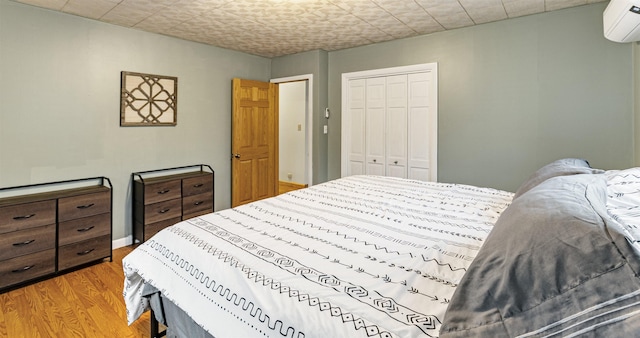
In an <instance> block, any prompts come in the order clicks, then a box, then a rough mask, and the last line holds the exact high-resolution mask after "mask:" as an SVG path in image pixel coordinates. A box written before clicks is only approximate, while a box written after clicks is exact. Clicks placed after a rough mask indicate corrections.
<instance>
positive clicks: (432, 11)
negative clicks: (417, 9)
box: [416, 0, 474, 29]
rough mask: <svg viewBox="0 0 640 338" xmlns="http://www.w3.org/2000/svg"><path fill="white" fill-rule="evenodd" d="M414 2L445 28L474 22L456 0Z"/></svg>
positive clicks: (419, 0) (421, 0) (422, 0)
mask: <svg viewBox="0 0 640 338" xmlns="http://www.w3.org/2000/svg"><path fill="white" fill-rule="evenodd" d="M416 2H417V3H418V4H419V5H420V6H422V7H423V8H424V9H425V10H426V11H427V13H429V15H431V16H432V17H433V18H434V19H435V20H436V21H437V22H438V23H439V24H440V25H442V27H444V28H445V29H454V28H460V27H466V26H471V25H473V24H474V22H473V20H471V18H470V17H469V15H468V14H467V12H466V11H465V10H464V8H462V5H460V3H459V2H458V1H456V0H443V1H440V0H438V1H436V0H416Z"/></svg>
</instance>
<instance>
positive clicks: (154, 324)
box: [151, 310, 167, 338]
mask: <svg viewBox="0 0 640 338" xmlns="http://www.w3.org/2000/svg"><path fill="white" fill-rule="evenodd" d="M159 326H160V325H159V323H158V320H157V319H156V315H155V313H153V310H151V337H152V338H160V337H164V336H166V335H167V330H164V331H162V332H158V330H159V329H160V327H159Z"/></svg>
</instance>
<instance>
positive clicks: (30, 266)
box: [11, 264, 36, 273]
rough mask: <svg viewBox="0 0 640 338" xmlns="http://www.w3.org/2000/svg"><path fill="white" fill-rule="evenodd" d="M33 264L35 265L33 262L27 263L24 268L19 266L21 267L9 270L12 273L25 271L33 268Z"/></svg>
mask: <svg viewBox="0 0 640 338" xmlns="http://www.w3.org/2000/svg"><path fill="white" fill-rule="evenodd" d="M34 266H36V265H35V264H34V265H27V266H25V267H24V268H21V269H15V270H11V272H13V273H20V272H25V271H28V270H30V269H31V268H33V267H34Z"/></svg>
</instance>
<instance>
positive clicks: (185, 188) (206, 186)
mask: <svg viewBox="0 0 640 338" xmlns="http://www.w3.org/2000/svg"><path fill="white" fill-rule="evenodd" d="M211 191H213V175H211V174H206V175H201V176H197V177H191V178H185V179H183V180H182V196H192V195H198V194H202V193H206V192H211Z"/></svg>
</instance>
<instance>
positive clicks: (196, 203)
mask: <svg viewBox="0 0 640 338" xmlns="http://www.w3.org/2000/svg"><path fill="white" fill-rule="evenodd" d="M202 203H204V201H200V202H195V203H193V205H200V204H202Z"/></svg>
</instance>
